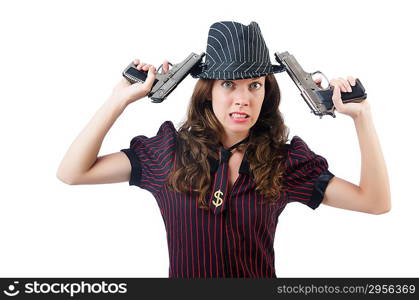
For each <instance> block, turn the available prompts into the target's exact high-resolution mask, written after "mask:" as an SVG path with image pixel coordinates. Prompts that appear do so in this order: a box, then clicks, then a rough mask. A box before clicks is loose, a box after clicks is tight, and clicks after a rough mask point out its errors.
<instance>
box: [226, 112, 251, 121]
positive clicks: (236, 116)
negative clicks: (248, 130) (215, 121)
mask: <svg viewBox="0 0 419 300" xmlns="http://www.w3.org/2000/svg"><path fill="white" fill-rule="evenodd" d="M229 116H230V119H231V120H232V121H233V122H236V123H244V122H246V121H247V120H248V119H249V117H250V116H249V115H247V114H236V113H231V114H229Z"/></svg>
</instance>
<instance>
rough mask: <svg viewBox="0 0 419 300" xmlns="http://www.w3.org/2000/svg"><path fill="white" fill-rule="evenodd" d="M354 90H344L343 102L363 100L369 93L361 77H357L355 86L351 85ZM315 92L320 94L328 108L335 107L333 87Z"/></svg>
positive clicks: (342, 94)
mask: <svg viewBox="0 0 419 300" xmlns="http://www.w3.org/2000/svg"><path fill="white" fill-rule="evenodd" d="M351 88H352V92H350V93H347V92H342V93H341V97H342V102H343V103H349V102H362V101H363V100H365V99H366V98H367V94H366V93H365V88H364V86H363V85H362V83H361V81H359V79H356V82H355V86H351ZM315 93H317V94H318V96H319V97H320V98H321V99H322V102H323V104H324V105H325V106H326V109H327V110H329V109H332V108H333V100H332V96H333V87H330V88H329V89H327V90H322V91H315Z"/></svg>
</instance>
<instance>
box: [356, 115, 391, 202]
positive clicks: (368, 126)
mask: <svg viewBox="0 0 419 300" xmlns="http://www.w3.org/2000/svg"><path fill="white" fill-rule="evenodd" d="M354 123H355V127H356V131H357V134H358V140H359V146H360V150H361V179H360V184H359V186H360V188H361V191H362V193H363V195H364V196H365V199H367V201H370V204H371V207H372V209H377V210H389V209H390V206H391V202H390V199H391V197H390V184H389V178H388V173H387V167H386V163H385V161H384V156H383V153H382V150H381V146H380V143H379V140H378V136H377V132H376V130H375V127H374V124H373V120H372V115H371V112H370V109H369V107H368V108H367V109H365V110H363V111H362V112H361V113H360V114H359V115H358V116H357V117H355V118H354Z"/></svg>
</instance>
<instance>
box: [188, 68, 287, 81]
mask: <svg viewBox="0 0 419 300" xmlns="http://www.w3.org/2000/svg"><path fill="white" fill-rule="evenodd" d="M206 69H207V67H206V65H205V64H204V65H200V66H199V67H197V68H195V69H194V70H193V71H192V72H191V73H190V74H191V76H192V77H193V78H201V79H214V80H239V79H248V78H258V77H262V76H266V75H270V74H275V73H280V72H283V71H285V67H283V66H280V65H270V66H269V67H268V68H267V69H266V70H264V71H251V72H249V71H229V70H223V71H213V72H207V71H205V70H206Z"/></svg>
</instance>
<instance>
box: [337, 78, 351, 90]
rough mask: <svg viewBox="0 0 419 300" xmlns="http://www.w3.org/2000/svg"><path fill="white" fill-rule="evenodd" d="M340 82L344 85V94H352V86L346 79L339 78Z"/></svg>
mask: <svg viewBox="0 0 419 300" xmlns="http://www.w3.org/2000/svg"><path fill="white" fill-rule="evenodd" d="M339 81H340V82H341V83H342V85H341V87H343V88H342V92H352V88H351V85H350V84H349V82H348V81H347V80H346V79H345V78H342V77H339Z"/></svg>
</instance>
